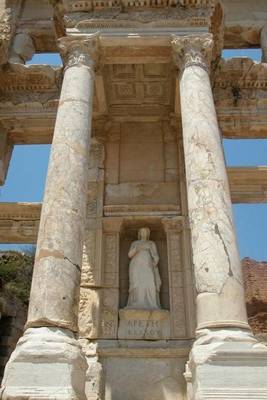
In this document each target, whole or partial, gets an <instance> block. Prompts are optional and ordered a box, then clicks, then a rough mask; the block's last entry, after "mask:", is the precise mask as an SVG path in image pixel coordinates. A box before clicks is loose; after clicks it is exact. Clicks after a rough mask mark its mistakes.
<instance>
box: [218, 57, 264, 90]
mask: <svg viewBox="0 0 267 400" xmlns="http://www.w3.org/2000/svg"><path fill="white" fill-rule="evenodd" d="M228 87H234V88H239V89H262V90H266V89H267V64H265V63H257V62H254V61H253V60H251V59H250V58H244V57H242V58H231V59H229V60H223V59H222V60H221V61H220V63H219V64H218V66H217V69H216V71H215V73H214V77H213V88H222V89H225V88H228Z"/></svg>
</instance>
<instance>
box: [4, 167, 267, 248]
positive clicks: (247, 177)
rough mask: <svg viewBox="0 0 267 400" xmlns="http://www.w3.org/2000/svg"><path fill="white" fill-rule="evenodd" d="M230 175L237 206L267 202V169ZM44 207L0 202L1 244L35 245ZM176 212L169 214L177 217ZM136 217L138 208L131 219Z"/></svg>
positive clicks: (244, 169)
mask: <svg viewBox="0 0 267 400" xmlns="http://www.w3.org/2000/svg"><path fill="white" fill-rule="evenodd" d="M227 172H228V177H229V182H230V190H231V198H232V202H233V203H234V204H237V203H266V202H267V167H228V168H227ZM41 207H42V204H41V203H0V243H35V242H36V239H37V234H38V228H39V220H40V214H41ZM111 209H112V208H108V209H107V210H106V212H108V213H109V212H110V211H112V210H111ZM122 210H123V208H122ZM176 211H177V210H175V209H173V210H169V211H168V213H169V215H171V214H174V215H175V213H176ZM111 214H112V213H111ZM127 215H128V214H127ZM136 215H138V207H137V208H136V209H133V211H132V213H130V217H129V218H135V216H136Z"/></svg>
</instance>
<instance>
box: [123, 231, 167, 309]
mask: <svg viewBox="0 0 267 400" xmlns="http://www.w3.org/2000/svg"><path fill="white" fill-rule="evenodd" d="M149 236H150V230H149V228H141V229H139V231H138V240H136V241H134V242H133V243H132V244H131V247H130V250H129V253H128V256H129V258H130V259H131V261H130V265H129V297H128V304H127V308H132V309H151V310H153V309H159V308H161V306H160V300H159V293H160V286H161V279H160V275H159V270H158V262H159V256H158V252H157V247H156V245H155V243H154V242H153V241H151V240H149Z"/></svg>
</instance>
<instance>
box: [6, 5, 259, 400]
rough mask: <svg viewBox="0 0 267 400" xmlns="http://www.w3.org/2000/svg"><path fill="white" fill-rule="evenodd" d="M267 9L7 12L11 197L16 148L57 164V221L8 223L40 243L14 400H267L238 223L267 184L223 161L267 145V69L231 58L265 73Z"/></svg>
mask: <svg viewBox="0 0 267 400" xmlns="http://www.w3.org/2000/svg"><path fill="white" fill-rule="evenodd" d="M243 3H244V4H243ZM264 3H265V2H263V1H261V0H257V1H255V2H253V5H251V2H248V1H245V2H242V7H241V8H240V2H239V1H237V2H234V3H233V2H230V1H228V0H222V1H215V0H194V1H192V0H158V1H154V0H145V1H141V0H140V1H139V0H137V1H128V0H126V1H125V0H111V1H106V0H103V1H97V0H96V1H95V0H89V1H84V0H54V1H51V2H50V3H49V4H48V2H46V1H41V2H38V4H37V2H35V1H31V0H25V1H24V2H21V3H20V2H17V3H16V2H14V4H12V5H10V4H9V5H10V9H11V14H12V10H13V11H14V12H13V14H12V15H14V18H13V19H12V20H11V19H10V21H12V22H10V25H11V27H12V29H9V31H8V34H7V35H6V37H5V41H3V49H2V50H3V51H2V53H3V54H2V58H1V59H3V61H2V70H1V71H0V83H1V89H2V91H1V98H0V100H1V102H0V116H1V131H2V134H1V137H2V139H1V142H0V156H1V163H0V167H1V170H0V172H1V179H2V182H4V179H5V176H6V172H7V168H8V163H9V159H10V157H11V153H12V148H13V146H14V144H23V143H50V142H52V147H51V156H50V162H49V168H48V175H47V182H46V189H45V196H44V200H43V204H42V209H41V206H40V205H38V204H37V205H36V204H8V203H4V204H2V205H1V207H0V237H1V240H2V241H3V242H10V241H14V240H15V241H16V242H21V243H27V242H32V241H35V240H36V239H37V250H36V258H35V266H34V273H33V280H32V288H31V295H30V304H29V312H28V319H27V322H26V326H25V332H24V335H23V336H22V338H21V339H20V341H19V342H18V345H17V347H16V349H15V351H14V352H13V354H12V356H11V358H10V361H9V362H8V364H7V366H6V370H5V375H4V379H3V383H2V389H1V399H3V400H8V399H10V400H11V399H29V400H30V399H35V400H37V399H52V398H53V399H58V400H59V399H61V400H62V399H64V400H68V399H69V400H70V399H72V400H74V399H77V400H85V399H103V400H104V399H105V400H115V399H116V400H120V399H132V398H134V399H136V400H141V399H148V398H153V399H154V400H161V399H168V400H170V399H176V400H177V399H178V400H185V399H188V400H205V399H214V400H215V399H243V400H245V399H252V398H255V399H267V384H266V373H267V349H266V347H265V346H264V345H263V344H261V343H259V342H258V341H257V339H256V338H255V337H254V336H253V334H252V332H251V330H250V328H249V325H248V320H247V314H246V307H245V294H244V285H243V278H242V268H241V263H240V259H239V254H238V249H237V244H236V235H235V229H234V223H233V218H232V210H231V203H232V202H235V203H238V202H264V201H266V187H267V181H266V176H267V175H266V171H267V170H266V167H259V168H256V167H255V168H247V167H245V168H228V169H227V168H226V166H225V161H224V154H223V147H222V137H228V138H241V137H243V138H253V137H255V138H264V137H266V127H267V120H266V98H267V95H266V94H267V92H266V88H267V83H266V82H267V67H266V64H265V63H264V62H263V63H253V61H251V60H249V59H235V60H229V61H224V60H222V59H221V52H222V49H223V48H224V47H233V48H236V47H237V46H245V45H246V46H257V45H262V47H263V50H264V51H263V61H264V59H265V36H266V35H265V17H264V15H267V7H266V4H264ZM19 7H20V8H19ZM4 8H5V10H7V8H8V4H5V7H4ZM240 9H241V10H242V12H240ZM5 15H6V14H5V13H4V14H3V21H5ZM17 15H18V17H16V16H17ZM36 21H38V22H36ZM10 32H12V34H11V33H10ZM6 46H8V58H7V59H6V58H5V54H6V48H7V47H6ZM33 50H35V51H37V52H38V51H39V52H41V51H53V50H56V51H59V52H60V53H61V56H62V60H63V64H64V66H63V68H60V67H58V68H54V67H51V66H28V65H25V64H24V63H25V62H26V61H27V60H28V59H29V57H30V56H31V54H32V52H33ZM142 228H145V229H142ZM144 230H145V231H146V232H149V233H150V237H148V236H149V235H143V234H140V237H138V232H139V233H140V232H144ZM129 249H130V250H129ZM133 257H135V259H134V262H132V261H131V262H130V263H129V258H130V259H133ZM139 269H140V273H139V272H138V270H139ZM136 274H137V275H136ZM136 282H138V284H137V283H136ZM153 296H154V297H153ZM129 299H130V300H129ZM153 299H154V300H153ZM155 299H156V300H155ZM255 365H257V374H256V373H255ZM241 374H242V377H243V379H242V382H241V381H240V375H241Z"/></svg>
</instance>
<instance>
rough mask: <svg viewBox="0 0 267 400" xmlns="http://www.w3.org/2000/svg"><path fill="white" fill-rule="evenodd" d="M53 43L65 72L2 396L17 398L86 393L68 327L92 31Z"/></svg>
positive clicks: (75, 300) (73, 299)
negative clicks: (28, 282)
mask: <svg viewBox="0 0 267 400" xmlns="http://www.w3.org/2000/svg"><path fill="white" fill-rule="evenodd" d="M59 47H60V48H61V50H62V54H63V58H64V60H65V71H64V79H63V84H62V90H61V95H60V100H59V105H58V112H57V118H56V124H55V130H54V137H53V143H52V148H51V155H50V161H49V167H48V174H47V181H46V188H45V196H44V201H43V207H42V213H41V220H40V228H39V234H38V242H37V250H36V258H35V265H34V273H33V280H32V288H31V295H30V304H29V313H28V320H27V324H26V328H27V330H26V332H25V334H24V335H23V337H22V339H20V341H19V343H18V345H17V348H16V350H15V351H14V353H13V355H12V357H11V359H10V361H9V363H8V365H7V368H6V371H5V377H4V381H3V388H4V389H3V394H2V396H3V397H1V399H2V398H3V399H10V398H12V399H13V398H22V397H19V396H21V395H25V396H26V394H27V396H29V397H27V398H34V399H39V398H40V399H48V398H52V397H53V399H63V398H64V399H72V400H73V399H77V400H78V399H79V400H81V399H84V398H85V392H84V386H85V371H86V362H85V359H84V357H83V355H82V353H81V349H80V346H79V344H78V342H77V341H76V339H75V336H74V332H76V331H77V313H78V304H79V290H80V273H81V262H82V245H83V234H84V226H85V221H86V203H87V193H88V171H89V165H88V161H89V160H88V158H89V148H90V136H91V121H92V104H93V87H94V63H95V59H96V56H97V37H95V36H93V37H89V38H84V39H83V38H77V39H76V38H71V37H64V38H62V39H60V41H59ZM50 396H51V397H50ZM23 398H24V397H23ZM25 398H26V397H25Z"/></svg>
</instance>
